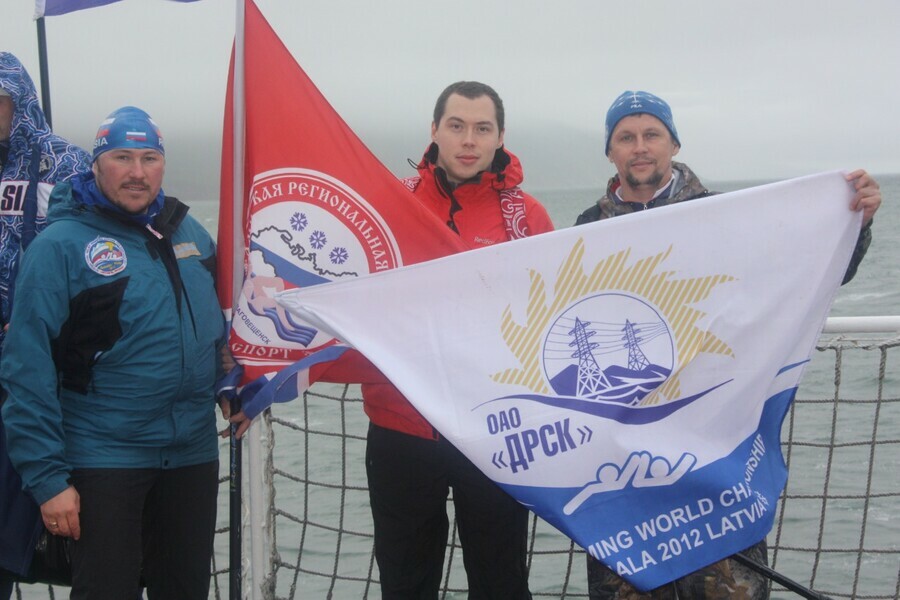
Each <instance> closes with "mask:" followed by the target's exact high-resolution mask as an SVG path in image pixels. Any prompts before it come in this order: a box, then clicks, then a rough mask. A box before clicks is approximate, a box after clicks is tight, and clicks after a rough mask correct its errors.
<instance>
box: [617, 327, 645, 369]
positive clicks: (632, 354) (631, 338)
mask: <svg viewBox="0 0 900 600" xmlns="http://www.w3.org/2000/svg"><path fill="white" fill-rule="evenodd" d="M622 331H624V332H625V335H624V336H622V341H624V342H625V347H626V348H628V369H629V370H631V371H640V370H642V369H646V368H647V367H649V366H650V361H649V360H647V357H646V356H645V355H644V351H643V350H641V346H640V342H641V341H643V340H641V338H640V337H638V335H639V334H640V333H641V330H640V329H637V330H636V329H635V328H634V323H632V322H631V321H629V320H628V319H625V328H624V329H622Z"/></svg>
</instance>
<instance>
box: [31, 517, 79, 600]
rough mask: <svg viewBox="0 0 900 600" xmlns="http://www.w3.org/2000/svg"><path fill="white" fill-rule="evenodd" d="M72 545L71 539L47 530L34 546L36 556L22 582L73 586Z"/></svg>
mask: <svg viewBox="0 0 900 600" xmlns="http://www.w3.org/2000/svg"><path fill="white" fill-rule="evenodd" d="M71 543H72V541H71V539H70V538H67V537H62V536H61V535H53V534H52V533H50V532H49V531H47V529H46V528H45V529H44V530H43V531H42V532H41V535H40V537H39V538H38V541H37V544H35V546H34V556H33V557H32V559H31V568H29V569H28V575H27V576H26V577H20V578H19V579H20V581H23V582H25V583H49V584H51V585H65V586H71V585H72V561H71V557H70V554H69V550H70V544H71Z"/></svg>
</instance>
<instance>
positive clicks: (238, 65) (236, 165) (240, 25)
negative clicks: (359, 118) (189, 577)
mask: <svg viewBox="0 0 900 600" xmlns="http://www.w3.org/2000/svg"><path fill="white" fill-rule="evenodd" d="M235 8H236V11H235V21H234V22H235V25H234V84H233V87H232V89H231V93H232V99H231V102H232V104H231V105H232V109H233V113H232V125H233V126H232V132H233V133H232V159H233V167H232V171H233V174H232V177H233V178H232V195H233V198H232V209H233V214H232V236H233V246H232V248H233V252H234V254H235V256H234V259H233V267H232V294H231V299H232V302H231V306H232V312H231V314H232V318H234V308H235V307H236V306H237V303H238V298H239V297H240V293H241V284H242V283H243V278H244V225H243V222H244V220H243V212H244V211H243V205H244V203H243V199H244V0H236V1H235ZM240 409H241V407H240V399H239V398H238V397H237V394H235V396H234V399H232V401H231V414H237V413H238V412H239V411H240ZM237 428H238V424H236V423H233V424H232V425H231V435H230V453H229V459H230V460H229V474H230V478H229V479H230V487H229V508H230V527H229V532H230V540H229V565H228V566H229V585H228V591H229V594H228V597H229V598H230V600H240V599H241V597H242V592H243V590H242V589H241V588H242V576H241V575H242V570H243V561H242V560H241V555H242V552H241V550H242V548H241V544H242V539H243V536H242V526H241V525H242V514H241V513H242V506H241V492H242V482H241V458H242V453H241V441H240V440H239V439H238V438H237Z"/></svg>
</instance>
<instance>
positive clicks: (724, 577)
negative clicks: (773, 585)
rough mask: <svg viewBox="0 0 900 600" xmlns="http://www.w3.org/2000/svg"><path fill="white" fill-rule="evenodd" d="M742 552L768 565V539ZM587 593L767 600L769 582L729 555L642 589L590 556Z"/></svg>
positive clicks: (628, 598) (627, 598) (611, 598)
mask: <svg viewBox="0 0 900 600" xmlns="http://www.w3.org/2000/svg"><path fill="white" fill-rule="evenodd" d="M743 554H744V555H745V556H747V557H748V558H751V559H753V560H754V561H756V562H758V563H761V564H766V563H767V554H768V550H767V547H766V542H765V540H763V541H761V542H759V543H757V544H754V545H753V546H751V547H749V548H747V549H746V550H744V551H743ZM588 594H589V597H590V600H676V599H678V598H691V599H693V600H727V599H735V598H736V599H738V600H766V599H767V598H768V597H769V582H768V580H767V579H766V577H765V576H764V575H762V574H760V573H757V572H756V571H753V570H752V569H750V568H748V567H745V566H744V565H742V564H740V563H738V562H736V561H733V560H730V559H727V558H726V559H725V560H721V561H719V562H717V563H714V564H711V565H709V566H707V567H704V568H702V569H699V570H697V571H695V572H693V573H691V574H690V575H685V576H684V577H682V578H681V579H678V580H676V581H673V582H672V583H668V584H666V585H663V586H660V587H658V588H656V589H653V590H650V591H649V592H640V591H638V590H637V589H635V588H634V587H632V586H631V585H630V584H629V583H627V582H626V581H625V580H623V579H621V578H620V577H619V576H618V575H616V574H615V573H614V572H612V571H611V570H610V569H608V568H606V567H605V566H603V565H602V564H601V563H600V562H598V561H596V560H594V559H593V558H591V557H590V556H588Z"/></svg>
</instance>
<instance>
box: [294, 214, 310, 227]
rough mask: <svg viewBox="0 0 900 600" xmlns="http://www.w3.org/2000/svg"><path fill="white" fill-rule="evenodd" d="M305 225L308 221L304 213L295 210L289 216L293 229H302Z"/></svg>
mask: <svg viewBox="0 0 900 600" xmlns="http://www.w3.org/2000/svg"><path fill="white" fill-rule="evenodd" d="M307 225H309V221H308V220H307V219H306V213H301V212H295V213H294V214H293V215H292V216H291V228H292V229H293V230H294V231H303V230H304V229H306V226H307Z"/></svg>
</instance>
